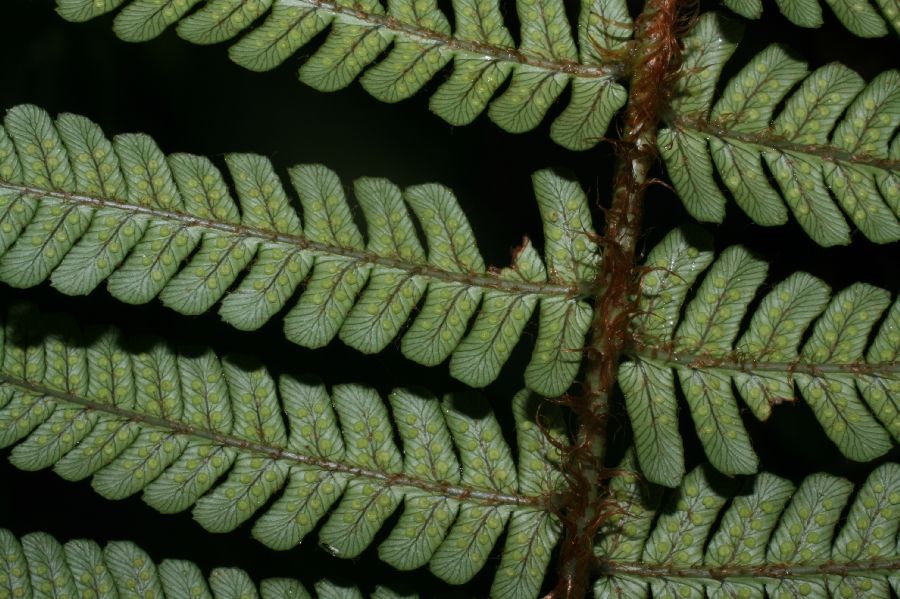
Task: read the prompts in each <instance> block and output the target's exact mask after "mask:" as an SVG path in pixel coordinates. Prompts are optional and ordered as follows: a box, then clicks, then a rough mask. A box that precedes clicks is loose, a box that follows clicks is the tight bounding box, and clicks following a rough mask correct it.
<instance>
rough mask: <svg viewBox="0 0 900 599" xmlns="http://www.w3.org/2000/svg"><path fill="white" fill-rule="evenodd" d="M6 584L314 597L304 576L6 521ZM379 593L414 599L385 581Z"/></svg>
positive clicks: (2, 541) (2, 543) (174, 595)
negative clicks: (21, 529)
mask: <svg viewBox="0 0 900 599" xmlns="http://www.w3.org/2000/svg"><path fill="white" fill-rule="evenodd" d="M0 581H2V582H0V591H2V592H3V594H4V596H9V597H17V598H21V599H31V597H63V596H69V597H76V596H77V597H97V598H98V599H115V598H116V597H123V598H133V599H146V598H148V597H169V598H171V599H182V598H184V599H186V598H189V597H192V598H194V599H213V598H215V599H231V598H234V599H237V598H247V597H253V598H257V599H310V598H311V597H312V595H310V593H309V591H307V590H306V588H304V586H303V585H302V584H301V583H300V581H298V580H294V579H291V578H267V579H264V580H262V581H261V582H260V583H259V585H257V584H256V583H254V582H253V580H252V579H251V578H250V576H249V575H248V574H247V573H246V572H244V571H243V570H240V569H238V568H214V569H213V570H212V571H210V573H209V575H208V576H204V575H203V573H202V572H201V571H200V568H199V567H197V565H196V564H194V563H193V562H189V561H185V560H173V559H165V560H163V561H161V562H159V563H158V564H157V563H154V562H153V560H152V559H151V557H150V556H149V555H148V554H147V552H146V551H144V550H143V549H141V548H140V547H138V546H137V545H135V544H134V543H131V542H129V541H112V542H109V543H107V544H106V547H103V548H101V547H100V545H98V544H97V543H96V542H94V541H89V540H86V539H76V540H72V541H69V542H67V543H65V544H61V543H60V542H59V541H57V540H56V539H55V538H53V537H52V536H50V535H49V534H47V533H43V532H33V533H29V534H26V535H24V536H22V537H21V538H18V539H17V538H16V537H15V535H13V534H12V532H10V531H9V530H7V529H5V528H0ZM315 590H316V596H318V597H319V598H320V599H321V598H324V597H334V598H337V599H347V598H352V597H358V598H360V599H362V597H363V594H362V593H361V592H360V591H359V589H358V588H356V587H353V586H346V585H343V584H341V583H337V582H335V581H332V580H329V579H321V580H319V581H318V582H316V584H315ZM370 597H372V598H373V599H391V598H394V599H399V598H401V597H403V598H406V599H414V598H415V597H417V595H408V594H402V593H401V592H398V591H396V590H394V589H391V588H389V587H383V586H379V587H377V588H376V589H375V591H374V592H373V593H372V594H371V595H370Z"/></svg>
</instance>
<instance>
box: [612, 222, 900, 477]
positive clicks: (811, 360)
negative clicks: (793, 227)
mask: <svg viewBox="0 0 900 599" xmlns="http://www.w3.org/2000/svg"><path fill="white" fill-rule="evenodd" d="M708 248H709V244H708V242H706V243H704V240H703V239H702V238H700V237H699V233H695V232H693V231H686V230H681V229H677V230H674V231H673V232H671V233H670V234H669V235H668V236H667V237H666V238H665V239H664V240H663V241H662V242H661V243H660V244H659V245H658V246H657V247H656V248H654V249H653V250H652V251H651V252H650V254H649V255H648V257H647V261H646V266H647V273H646V274H645V275H644V276H643V278H642V279H641V295H640V297H639V302H638V304H639V310H640V312H641V313H640V314H639V315H638V316H636V317H635V319H634V321H633V330H632V336H633V337H632V347H631V349H630V350H629V352H628V353H629V354H630V357H631V360H630V361H627V362H624V363H623V364H622V365H621V366H620V368H619V381H620V385H621V387H622V390H623V391H624V393H625V401H626V406H627V409H628V413H629V416H630V418H631V423H632V427H633V429H634V433H635V446H636V450H637V457H638V460H639V462H640V465H641V471H642V472H643V473H644V475H645V476H646V477H647V479H648V480H650V481H652V482H655V483H658V484H662V485H666V486H670V487H671V486H675V485H677V484H678V483H679V482H680V481H681V477H682V475H683V473H684V460H683V447H682V441H681V436H680V434H679V432H678V419H677V404H676V399H675V397H676V396H675V374H676V373H677V375H678V380H679V382H680V386H681V389H682V390H683V391H684V395H685V398H686V399H687V403H688V406H689V408H690V411H691V416H692V417H693V421H694V425H695V427H696V429H697V433H698V435H699V437H700V441H701V442H702V443H703V447H704V449H705V450H706V455H707V457H708V458H709V460H710V462H711V463H712V464H713V465H714V466H715V467H716V468H718V469H719V470H720V471H722V472H725V473H727V474H751V473H753V472H755V471H756V467H757V459H756V455H755V453H754V451H753V448H752V447H751V444H750V439H749V436H748V434H747V432H746V430H745V429H744V426H743V423H742V422H741V418H740V415H739V413H738V404H737V401H736V400H735V397H734V394H733V392H732V386H734V387H735V388H737V390H738V393H739V394H740V396H741V399H742V400H743V401H744V403H745V404H746V405H747V407H749V408H750V410H751V411H752V412H753V414H754V415H755V416H756V417H757V418H759V419H761V420H764V419H766V418H768V417H769V415H770V413H771V411H772V406H773V405H774V404H778V403H781V402H784V401H793V400H794V399H795V398H796V397H798V396H802V397H803V399H804V400H805V401H806V403H807V404H808V405H809V407H810V408H811V409H812V411H813V413H814V414H815V415H816V418H817V419H818V420H819V422H820V423H821V425H822V428H823V429H824V431H825V433H826V434H827V435H828V436H829V437H830V438H831V440H832V441H833V442H834V443H835V445H837V447H838V449H839V450H840V451H841V452H842V453H843V454H844V455H845V456H847V457H849V458H851V459H853V460H858V461H867V460H872V459H874V458H876V457H878V456H880V455H882V454H884V453H885V452H886V451H888V450H889V449H890V448H891V447H892V445H893V443H894V442H896V441H900V418H898V410H900V301H894V302H893V305H891V297H890V293H888V292H887V291H885V290H883V289H879V288H877V287H873V286H871V285H867V284H864V283H857V284H855V285H852V286H850V287H848V288H846V289H844V290H842V291H840V292H838V293H836V294H835V295H834V296H833V297H831V293H830V289H829V288H828V286H827V285H826V284H825V283H823V282H822V281H821V280H819V279H817V278H816V277H813V276H812V275H809V274H806V273H803V272H799V273H795V274H793V275H791V276H790V277H788V278H787V279H785V280H784V281H782V282H780V283H778V284H777V285H774V286H773V287H772V289H771V290H770V291H769V292H768V293H767V294H766V295H765V297H763V298H762V301H761V302H760V303H759V305H758V306H757V307H756V308H755V310H754V311H753V314H752V317H751V318H750V319H749V323H747V324H745V325H744V326H742V321H744V320H745V315H746V314H747V309H748V306H749V305H750V303H751V302H752V301H753V299H754V295H755V293H756V292H757V290H758V289H759V287H760V285H761V284H762V283H763V281H764V279H765V276H766V270H767V265H766V264H765V262H763V261H761V260H759V259H757V258H755V257H753V256H752V255H751V254H750V252H748V251H747V250H746V249H744V248H742V247H740V246H734V247H730V248H728V249H726V250H725V251H723V252H722V253H721V255H720V256H719V258H718V260H716V261H715V263H712V262H713V252H712V251H710V250H709V249H708ZM711 263H712V266H710V264H711ZM707 269H708V272H707V273H706V275H705V277H704V278H703V280H702V282H700V283H699V285H697V286H696V289H695V290H694V296H693V298H692V299H690V301H687V297H688V292H689V291H691V290H692V289H693V288H694V287H695V285H694V282H695V281H696V280H697V278H698V277H699V276H700V275H701V273H702V272H703V271H704V270H707ZM686 301H687V304H686V307H685V308H684V310H683V316H681V314H682V305H683V304H685V302H686ZM889 306H890V308H889ZM883 314H884V315H885V317H884V319H883V322H882V323H881V325H880V327H879V328H878V332H877V334H876V335H875V337H874V339H873V340H872V342H871V343H869V334H870V332H871V331H872V329H873V328H874V326H875V325H876V323H878V322H879V320H880V319H881V318H882V315H883ZM742 329H743V334H741V336H740V338H738V333H739V332H740V331H741V330H742ZM807 331H811V334H809V335H808V336H807ZM801 341H803V343H802V347H801ZM867 345H868V350H866V346H867ZM795 386H796V387H797V388H798V389H799V392H797V391H795ZM892 438H893V441H892Z"/></svg>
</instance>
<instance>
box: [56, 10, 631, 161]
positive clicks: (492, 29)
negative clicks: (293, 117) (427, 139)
mask: <svg viewBox="0 0 900 599" xmlns="http://www.w3.org/2000/svg"><path fill="white" fill-rule="evenodd" d="M122 5H124V7H123V8H122V10H121V11H120V12H119V14H118V15H117V16H116V18H115V20H114V22H113V29H114V31H115V33H116V35H118V36H119V37H120V38H122V39H123V40H126V41H130V42H139V41H146V40H149V39H152V38H154V37H156V36H157V35H159V34H160V33H161V32H162V31H163V30H164V29H165V28H166V27H168V26H170V25H173V24H175V23H178V25H177V32H178V35H180V36H181V37H182V38H184V39H185V40H187V41H190V42H193V43H196V44H214V43H219V42H222V41H225V40H230V39H232V38H235V37H237V36H239V35H241V34H242V33H244V32H245V31H248V30H249V32H248V33H246V35H244V36H243V38H241V39H240V40H238V41H237V43H235V44H234V45H233V46H232V47H231V49H230V51H229V55H230V57H231V59H232V60H233V61H235V62H236V63H238V64H239V65H241V66H243V67H245V68H247V69H250V70H253V71H267V70H270V69H273V68H275V67H276V66H278V65H279V64H281V63H282V62H284V61H285V60H287V59H288V58H289V57H291V56H293V55H295V54H296V53H298V52H299V51H300V49H301V48H303V47H304V46H305V45H306V44H308V43H309V42H310V41H311V40H312V39H313V38H315V37H316V36H317V35H318V34H319V33H320V32H322V31H323V30H325V29H327V28H330V31H329V34H328V37H327V39H326V40H325V43H324V44H322V46H321V47H319V48H318V50H317V51H316V52H315V53H313V55H312V56H311V57H310V58H309V59H308V60H307V61H306V62H305V63H304V64H303V66H302V67H301V68H300V70H299V77H300V80H301V81H302V82H304V83H305V84H307V85H309V86H311V87H313V88H315V89H317V90H319V91H335V90H339V89H342V88H345V87H347V86H348V85H350V84H351V83H352V82H353V80H354V79H356V78H357V77H359V79H360V84H361V85H362V87H363V88H364V89H365V90H366V91H368V92H369V93H370V94H371V95H372V96H374V97H375V98H377V99H379V100H381V101H383V102H399V101H401V100H404V99H406V98H409V97H411V96H413V95H415V94H416V93H417V92H419V90H420V89H421V88H422V87H423V86H424V85H425V84H426V83H428V82H429V81H430V80H431V79H433V78H434V76H435V75H436V74H437V73H438V72H439V71H440V70H441V69H442V68H443V67H444V66H446V65H447V64H448V63H450V62H451V61H452V62H453V73H452V74H451V75H450V77H449V79H448V80H447V81H446V82H444V83H443V84H442V85H441V86H440V87H439V88H438V89H437V91H436V92H435V93H434V95H433V96H432V98H431V110H432V111H433V112H435V113H436V114H437V115H438V116H440V117H441V118H443V119H444V120H446V121H447V122H449V123H451V124H453V125H465V124H468V123H470V122H472V121H473V120H474V119H475V118H476V117H477V116H478V115H479V114H481V113H482V112H484V111H485V109H486V108H487V107H488V104H489V103H490V108H489V109H488V111H487V113H488V116H489V117H490V118H491V120H493V121H494V122H495V123H496V124H497V125H499V126H500V127H502V128H503V129H505V130H507V131H510V132H513V133H519V132H523V131H529V130H531V129H534V128H535V127H537V126H538V125H539V124H540V123H541V121H542V120H543V119H544V117H545V115H546V114H547V111H548V110H549V109H550V107H551V106H552V105H553V103H554V102H556V101H557V100H558V99H559V97H560V96H561V95H562V93H563V90H564V89H565V88H566V87H567V86H569V84H570V82H571V86H572V100H571V101H570V103H569V105H568V106H567V107H566V109H565V111H564V112H563V113H562V114H561V115H560V116H558V117H557V118H556V119H555V120H554V122H553V124H552V126H551V131H550V135H551V137H552V138H553V140H554V141H556V142H557V143H559V144H560V145H562V146H565V147H566V148H569V149H572V150H587V149H589V148H592V147H593V146H595V145H596V144H597V143H598V142H599V141H600V139H602V137H603V135H604V134H605V132H606V129H607V127H608V126H609V122H610V120H611V119H612V117H613V116H614V115H615V113H616V112H617V111H618V110H619V109H620V108H621V107H622V106H623V105H624V104H625V100H626V99H627V94H626V92H625V89H624V88H623V87H622V86H621V85H619V83H617V82H616V78H617V77H618V76H619V74H620V71H621V70H622V68H623V65H624V63H625V62H626V58H625V55H624V53H623V50H624V47H625V44H626V42H627V41H628V40H629V39H630V38H631V37H632V22H631V16H630V15H629V13H628V10H627V7H626V3H625V1H624V0H584V1H583V2H582V8H581V16H580V17H579V23H578V33H579V40H578V46H580V50H579V47H578V46H576V40H575V39H574V38H573V36H572V27H571V25H570V24H569V21H568V18H567V17H566V14H565V8H564V6H563V3H562V2H560V1H559V0H519V1H518V2H517V4H516V9H517V12H518V16H519V21H520V23H521V32H520V36H521V40H522V42H521V45H520V46H519V47H518V48H517V47H516V46H515V42H514V41H513V37H512V35H511V34H510V32H509V30H508V29H507V28H506V25H505V24H504V19H503V15H502V13H501V10H500V5H499V3H498V2H497V1H496V0H455V1H454V3H453V9H454V17H455V27H456V29H455V31H451V26H450V23H449V21H448V19H447V17H446V16H445V15H444V14H443V13H442V12H441V9H440V8H439V7H438V3H437V2H436V1H435V0H426V1H425V2H422V1H419V2H412V1H411V0H391V1H390V2H388V3H387V8H386V9H385V6H384V5H383V4H382V3H381V2H379V1H378V0H366V2H362V3H360V2H355V3H350V2H345V1H343V0H334V1H331V0H329V1H327V2H319V1H312V0H252V1H250V2H247V1H246V0H206V1H205V2H201V0H177V1H176V0H128V1H126V0H111V1H108V2H106V3H97V2H94V0H57V10H58V12H59V13H60V15H62V17H63V18H65V19H67V20H69V21H86V20H88V19H91V18H94V17H96V16H99V15H101V14H104V13H107V12H110V11H113V10H115V9H116V8H119V7H120V6H122ZM197 5H199V7H198V10H196V11H194V12H192V13H191V14H188V12H189V11H190V10H191V9H192V8H194V7H195V6H197ZM256 22H259V26H258V27H256V28H254V29H252V30H251V26H252V25H253V24H254V23H256ZM388 48H390V49H389V50H388ZM385 50H387V55H386V56H385V58H383V59H382V60H380V61H378V62H376V60H377V59H378V58H379V57H380V56H381V55H382V54H384V52H385ZM364 70H365V72H363V71H364ZM507 79H510V84H509V87H508V88H507V89H506V90H505V91H504V92H503V93H501V94H500V95H499V96H498V97H497V98H496V99H495V100H494V101H493V102H492V103H491V98H492V96H494V95H495V93H496V92H497V91H498V90H499V89H500V88H501V87H502V86H503V84H504V82H505V81H506V80H507Z"/></svg>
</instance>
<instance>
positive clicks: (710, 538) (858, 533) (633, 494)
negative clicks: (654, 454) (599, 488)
mask: <svg viewBox="0 0 900 599" xmlns="http://www.w3.org/2000/svg"><path fill="white" fill-rule="evenodd" d="M620 478H621V480H619V481H614V482H613V484H612V488H613V489H615V495H614V499H615V500H616V501H617V502H618V507H619V511H620V512H621V513H620V514H616V515H614V516H613V517H612V518H611V521H610V522H609V523H608V524H606V534H604V535H603V536H601V542H600V543H598V544H597V545H596V547H595V552H596V555H597V559H598V562H599V570H600V572H601V573H602V575H601V577H600V578H599V579H598V581H597V583H596V584H595V587H594V592H595V596H596V597H598V598H605V597H646V596H652V597H673V596H674V597H699V598H702V597H764V596H769V597H783V596H784V597H808V596H813V597H828V596H831V597H845V596H850V597H863V596H864V597H873V598H874V597H885V598H887V597H890V596H891V595H890V590H889V587H888V577H889V576H890V575H892V574H893V573H894V572H895V571H896V569H897V568H898V567H900V553H898V549H897V546H896V536H897V530H898V526H900V513H898V507H897V505H898V503H900V498H898V496H897V488H898V485H900V466H898V465H897V464H884V465H882V466H880V467H878V468H876V469H875V470H874V471H873V472H872V473H871V474H870V475H869V478H868V479H867V480H866V481H865V483H863V485H862V486H861V488H860V489H859V491H858V492H857V493H856V496H855V497H854V499H853V502H852V503H851V504H850V508H849V511H848V512H847V515H846V518H842V517H841V514H842V511H843V510H844V509H845V506H846V505H847V503H848V499H849V498H850V496H851V494H852V493H853V484H852V483H850V482H849V481H847V480H845V479H842V478H838V477H836V476H831V475H829V474H824V473H819V474H813V475H811V476H809V477H807V478H806V480H804V481H803V482H802V483H801V484H800V486H799V488H796V489H795V488H794V485H793V484H791V483H790V482H789V481H787V480H784V479H782V478H779V477H777V476H775V475H773V474H769V473H761V474H758V475H756V476H753V477H749V478H747V479H746V480H744V481H743V483H742V484H741V485H740V489H737V488H736V485H735V481H732V480H727V479H724V478H723V477H721V476H719V475H716V474H715V473H713V472H711V471H710V470H708V469H705V468H703V467H698V468H696V469H695V470H693V471H692V472H691V473H689V474H688V475H687V476H686V477H685V478H684V481H683V482H682V484H681V485H680V486H679V488H678V489H676V490H674V491H673V492H671V493H670V495H669V497H668V499H667V500H666V501H665V504H664V506H663V507H662V508H661V509H660V508H659V499H658V498H659V496H660V489H659V488H653V487H652V486H651V485H647V484H645V483H642V482H641V481H640V480H639V479H638V477H637V476H633V475H626V476H622V477H620Z"/></svg>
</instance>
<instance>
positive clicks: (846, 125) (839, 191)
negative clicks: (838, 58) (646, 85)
mask: <svg viewBox="0 0 900 599" xmlns="http://www.w3.org/2000/svg"><path fill="white" fill-rule="evenodd" d="M735 47H736V35H735V32H734V28H733V27H730V26H728V25H727V24H726V23H725V22H724V21H723V20H722V18H721V17H719V16H718V15H715V14H706V15H704V16H703V17H702V18H701V19H700V20H699V22H698V23H697V25H696V26H695V27H694V29H693V30H692V31H691V34H690V35H689V36H688V37H687V38H686V40H685V60H684V65H683V68H682V76H681V78H680V79H679V81H678V84H677V85H676V90H675V99H674V100H673V102H672V114H670V115H669V117H668V118H667V124H668V128H665V129H663V130H661V131H660V134H659V139H658V147H659V151H660V154H661V155H662V158H663V160H664V162H665V164H666V169H667V171H668V173H669V177H670V178H671V180H672V183H673V185H674V187H675V189H676V191H677V192H678V195H679V196H681V199H682V201H683V202H684V206H685V208H686V209H687V210H688V212H690V213H691V215H692V216H694V217H695V218H697V219H699V220H702V221H712V222H721V221H722V219H723V218H724V216H725V203H726V199H725V196H724V195H723V193H722V190H721V189H720V187H719V185H718V183H717V182H716V180H715V179H714V174H715V173H718V175H719V177H721V180H722V182H723V183H724V184H725V187H726V188H727V189H728V191H729V192H730V193H731V195H732V196H733V197H734V200H735V201H736V202H737V204H738V205H739V206H740V207H741V209H742V210H743V211H744V212H745V213H746V214H747V215H748V216H749V217H750V218H751V219H752V220H753V221H754V222H756V223H758V224H760V225H765V226H773V225H780V224H783V223H785V222H787V218H788V211H790V213H791V214H793V215H794V218H795V219H796V220H797V222H798V223H799V224H800V226H801V227H802V228H803V230H804V231H805V232H806V233H807V234H808V235H809V236H810V237H811V238H812V239H813V240H814V241H816V242H817V243H819V244H820V245H823V246H832V245H841V244H847V243H849V242H850V227H849V226H848V224H847V222H846V220H845V218H844V215H842V214H841V211H842V210H843V212H844V214H846V216H847V217H849V218H850V220H851V221H852V222H853V224H854V225H855V226H856V227H857V228H858V229H859V230H860V231H861V232H862V234H863V235H865V236H866V237H867V238H868V239H871V240H872V241H874V242H876V243H888V242H892V241H897V240H898V239H900V185H898V181H897V177H896V174H897V173H898V172H900V160H898V148H895V147H893V146H892V144H891V139H892V137H893V136H894V133H895V132H896V130H897V127H898V125H900V71H896V70H893V71H887V72H884V73H882V74H881V75H879V76H877V77H875V79H873V80H872V81H870V82H869V83H868V84H866V83H865V82H864V81H863V80H862V78H861V77H860V76H859V75H857V74H856V73H855V72H854V71H852V70H850V69H848V68H847V67H845V66H843V65H840V64H838V63H832V64H828V65H825V66H823V67H821V68H819V69H817V70H816V71H814V72H812V73H809V71H808V70H807V67H806V64H805V63H804V62H802V61H800V60H798V59H796V58H793V57H792V56H791V55H790V54H789V53H788V52H787V51H786V50H785V49H784V48H782V47H781V46H778V45H772V46H769V47H768V48H766V49H765V50H763V51H762V52H760V53H759V54H757V55H756V56H754V57H753V58H752V59H751V60H750V62H749V63H748V64H747V65H746V66H745V67H744V68H743V69H742V70H741V71H740V72H739V73H738V74H737V75H735V76H734V77H733V78H732V79H731V81H729V82H728V85H727V86H725V88H724V89H723V91H722V93H721V96H720V97H719V99H718V100H717V101H716V102H715V104H713V99H714V98H713V96H714V93H715V87H716V80H717V79H718V78H719V75H720V73H721V71H722V68H723V66H724V65H725V62H726V61H727V59H728V57H729V56H730V55H731V53H732V52H733V51H734V48H735ZM785 97H786V100H784V108H783V109H782V110H781V111H780V112H779V113H778V114H777V115H775V114H774V111H775V109H776V107H777V106H779V104H780V102H781V101H782V99H783V98H785ZM893 145H896V143H894V144H893ZM765 168H768V169H769V171H770V172H771V174H772V176H773V177H774V179H775V183H776V184H777V185H775V184H773V182H772V181H771V180H770V179H769V177H768V175H767V173H766V170H765Z"/></svg>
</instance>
